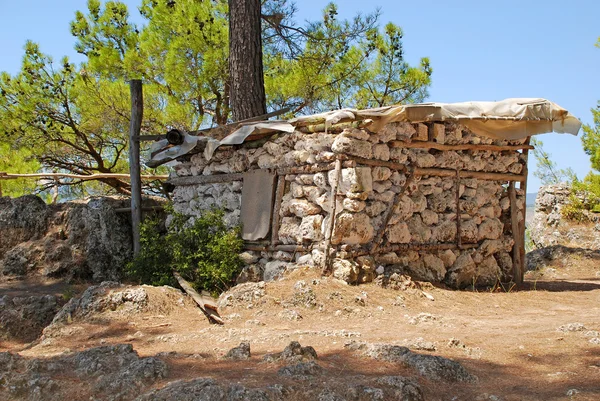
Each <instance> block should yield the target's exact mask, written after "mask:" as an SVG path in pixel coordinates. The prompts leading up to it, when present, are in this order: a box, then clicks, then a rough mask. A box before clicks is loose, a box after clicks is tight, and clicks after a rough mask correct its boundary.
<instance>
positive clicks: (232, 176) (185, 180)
mask: <svg viewBox="0 0 600 401" xmlns="http://www.w3.org/2000/svg"><path fill="white" fill-rule="evenodd" d="M243 177H244V174H243V173H229V174H215V175H190V176H187V177H175V178H171V179H169V180H168V181H167V184H172V185H177V186H183V185H201V184H218V183H222V182H232V181H241V180H242V178H243Z"/></svg>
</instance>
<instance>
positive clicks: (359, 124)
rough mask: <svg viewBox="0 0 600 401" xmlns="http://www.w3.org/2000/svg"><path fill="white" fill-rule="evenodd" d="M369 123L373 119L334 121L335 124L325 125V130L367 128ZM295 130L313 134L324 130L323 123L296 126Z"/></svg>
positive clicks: (340, 130) (333, 131)
mask: <svg viewBox="0 0 600 401" xmlns="http://www.w3.org/2000/svg"><path fill="white" fill-rule="evenodd" d="M371 124H373V120H371V119H366V120H360V121H348V122H342V123H336V124H331V125H329V126H328V127H327V132H328V133H336V132H342V131H343V130H345V129H347V128H367V127H369V126H370V125H371ZM297 131H300V132H303V133H305V134H313V133H315V132H325V123H320V124H312V125H306V126H303V127H298V128H297Z"/></svg>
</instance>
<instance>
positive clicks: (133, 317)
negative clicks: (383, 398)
mask: <svg viewBox="0 0 600 401" xmlns="http://www.w3.org/2000/svg"><path fill="white" fill-rule="evenodd" d="M301 280H302V281H304V282H305V283H306V286H305V288H310V289H311V290H312V293H313V294H314V298H311V297H308V298H310V299H308V298H307V297H306V296H304V297H303V296H301V295H298V294H299V293H298V291H297V290H295V289H294V286H295V285H296V283H297V282H298V281H301ZM9 287H10V286H9ZM50 288H52V290H55V289H56V288H59V287H54V286H51V287H50ZM296 288H298V286H296ZM2 290H3V291H6V292H8V291H9V288H6V286H4V287H3V288H2ZM422 290H423V291H425V293H423V291H421V290H417V289H413V290H408V291H395V290H391V289H383V288H381V287H379V286H377V285H375V284H368V285H361V286H358V287H353V286H348V285H345V284H343V283H341V282H339V281H335V280H332V279H326V278H321V277H318V276H317V274H316V273H315V272H314V271H309V270H300V271H296V272H294V273H292V274H291V275H289V276H288V277H286V278H285V279H284V280H282V281H278V282H274V283H268V284H267V285H266V288H265V292H266V295H265V296H264V297H262V298H260V299H259V300H257V301H255V302H253V303H252V304H240V305H236V306H233V307H227V308H223V309H221V310H220V314H221V316H222V317H223V318H224V319H225V322H226V323H225V325H223V326H218V325H211V324H209V323H208V322H207V320H206V318H205V317H204V316H203V315H202V314H201V313H199V311H198V309H197V308H196V307H195V306H194V304H193V303H192V302H191V301H190V300H189V299H187V300H185V301H184V302H179V304H176V303H174V302H173V300H172V299H166V298H164V299H163V298H161V296H162V295H161V291H160V290H159V289H155V288H149V289H148V292H149V293H150V295H151V301H152V302H153V303H152V305H156V307H154V308H153V309H151V310H148V311H145V312H143V313H135V314H129V315H123V314H119V311H115V312H110V313H108V314H106V315H105V316H103V317H102V316H101V317H99V318H98V319H96V320H95V321H93V322H77V321H75V322H73V323H72V324H71V325H69V326H68V330H67V331H65V334H64V335H62V336H60V337H57V338H53V339H52V340H50V341H42V342H38V343H34V344H29V345H27V344H19V343H18V342H3V343H0V351H8V350H10V351H13V352H19V353H20V354H21V355H23V356H25V357H27V358H44V357H50V356H53V355H57V354H60V353H64V352H75V351H78V350H82V349H86V348H91V347H95V346H100V345H107V344H117V343H131V344H133V346H134V348H135V350H136V351H137V352H138V353H139V354H140V355H141V356H152V355H157V354H158V355H159V356H160V357H161V358H163V359H164V360H165V361H166V362H167V363H168V365H169V368H170V373H169V377H167V378H166V379H165V380H164V381H163V382H161V383H158V384H157V385H156V386H157V387H158V386H162V385H164V384H165V383H166V382H170V381H173V380H177V379H191V378H195V377H214V378H216V379H218V380H222V381H225V382H228V381H230V382H240V383H242V384H244V385H246V386H262V385H265V384H270V383H275V382H285V380H286V379H282V378H281V377H279V376H277V369H278V367H279V365H276V364H275V365H273V364H266V363H263V362H261V359H262V356H263V355H264V354H265V353H271V352H279V351H281V350H283V348H284V347H285V346H286V345H287V344H289V342H290V341H293V340H296V341H299V342H300V343H301V344H302V345H311V346H313V347H314V348H315V349H316V351H317V353H318V354H319V362H318V363H319V364H320V365H321V366H322V367H323V368H324V369H325V370H326V372H327V375H326V377H323V378H322V380H323V381H328V382H330V383H331V384H332V386H343V385H344V380H347V378H348V377H350V376H355V375H364V376H365V377H373V376H381V375H406V376H413V377H416V374H415V372H413V371H410V370H409V369H405V368H402V367H398V365H395V364H391V363H385V362H380V361H376V360H372V359H368V358H365V357H361V356H359V355H357V354H355V353H353V352H351V351H349V350H348V349H347V347H345V345H346V344H348V343H349V342H351V341H360V342H368V343H391V344H398V345H406V346H408V347H409V348H411V349H412V350H413V351H415V352H420V353H427V354H432V355H441V356H444V357H448V358H451V359H453V360H456V361H458V362H460V363H462V364H463V365H464V366H465V367H466V368H467V369H468V371H469V372H471V373H472V374H474V375H476V376H478V378H479V382H478V383H476V384H464V383H459V384H449V383H442V382H437V383H436V382H431V381H427V380H424V379H423V378H419V379H418V380H419V382H420V383H421V386H422V388H423V390H424V393H425V396H426V399H428V400H472V399H490V398H489V395H495V396H498V397H500V399H503V400H542V399H543V400H568V399H573V400H598V399H600V334H598V332H599V331H600V265H597V264H596V265H594V264H592V263H590V261H589V260H577V259H575V260H573V261H571V262H569V263H567V264H565V263H562V264H561V265H560V266H555V267H554V268H548V269H546V270H544V271H541V272H535V273H528V274H527V276H526V282H525V283H524V284H523V285H522V286H520V287H519V288H516V287H505V288H502V287H498V288H495V289H492V290H486V291H474V290H470V291H460V292H459V291H451V290H447V289H443V288H435V287H432V286H424V287H422ZM13 292H14V291H13ZM290 310H293V311H295V312H297V313H298V314H299V315H300V316H301V318H300V319H299V320H290V319H289V318H288V317H286V316H291V315H292V314H293V312H289V311H290ZM283 311H285V312H283ZM282 312H283V313H287V315H286V316H284V315H283V314H282ZM575 323H577V324H575ZM570 330H572V331H570ZM451 339H453V340H452V341H451ZM242 341H249V342H250V344H251V351H252V358H251V359H250V360H248V361H228V360H224V359H222V357H223V355H224V354H225V353H226V352H227V351H228V350H229V349H230V348H232V347H234V346H237V345H238V344H239V343H240V342H242ZM477 397H479V398H477ZM492 399H493V398H492Z"/></svg>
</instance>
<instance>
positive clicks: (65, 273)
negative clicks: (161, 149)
mask: <svg viewBox="0 0 600 401" xmlns="http://www.w3.org/2000/svg"><path fill="white" fill-rule="evenodd" d="M128 203H129V200H127V199H125V198H109V197H95V198H90V199H87V200H82V201H77V202H68V203H63V204H57V205H46V204H45V203H44V202H43V201H42V200H41V199H40V198H39V197H37V196H33V195H28V196H22V197H20V198H15V199H11V198H8V197H3V198H0V232H1V233H2V235H1V236H0V278H2V277H3V276H4V277H10V278H20V277H24V276H29V275H42V276H47V277H66V278H83V279H92V280H94V281H97V282H99V281H103V280H118V279H119V278H120V275H121V271H122V268H123V266H124V265H125V263H126V262H127V261H128V260H129V259H130V257H131V248H132V245H131V228H130V223H129V220H128V216H127V214H121V213H116V212H115V208H118V207H126V206H128Z"/></svg>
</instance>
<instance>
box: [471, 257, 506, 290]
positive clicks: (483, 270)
mask: <svg viewBox="0 0 600 401" xmlns="http://www.w3.org/2000/svg"><path fill="white" fill-rule="evenodd" d="M500 278H501V271H500V267H499V266H498V262H496V259H494V257H493V256H488V257H487V258H484V259H483V261H482V262H481V263H479V264H478V265H477V274H476V282H475V284H476V285H481V286H491V285H494V284H495V283H496V282H497V281H498V280H500Z"/></svg>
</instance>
